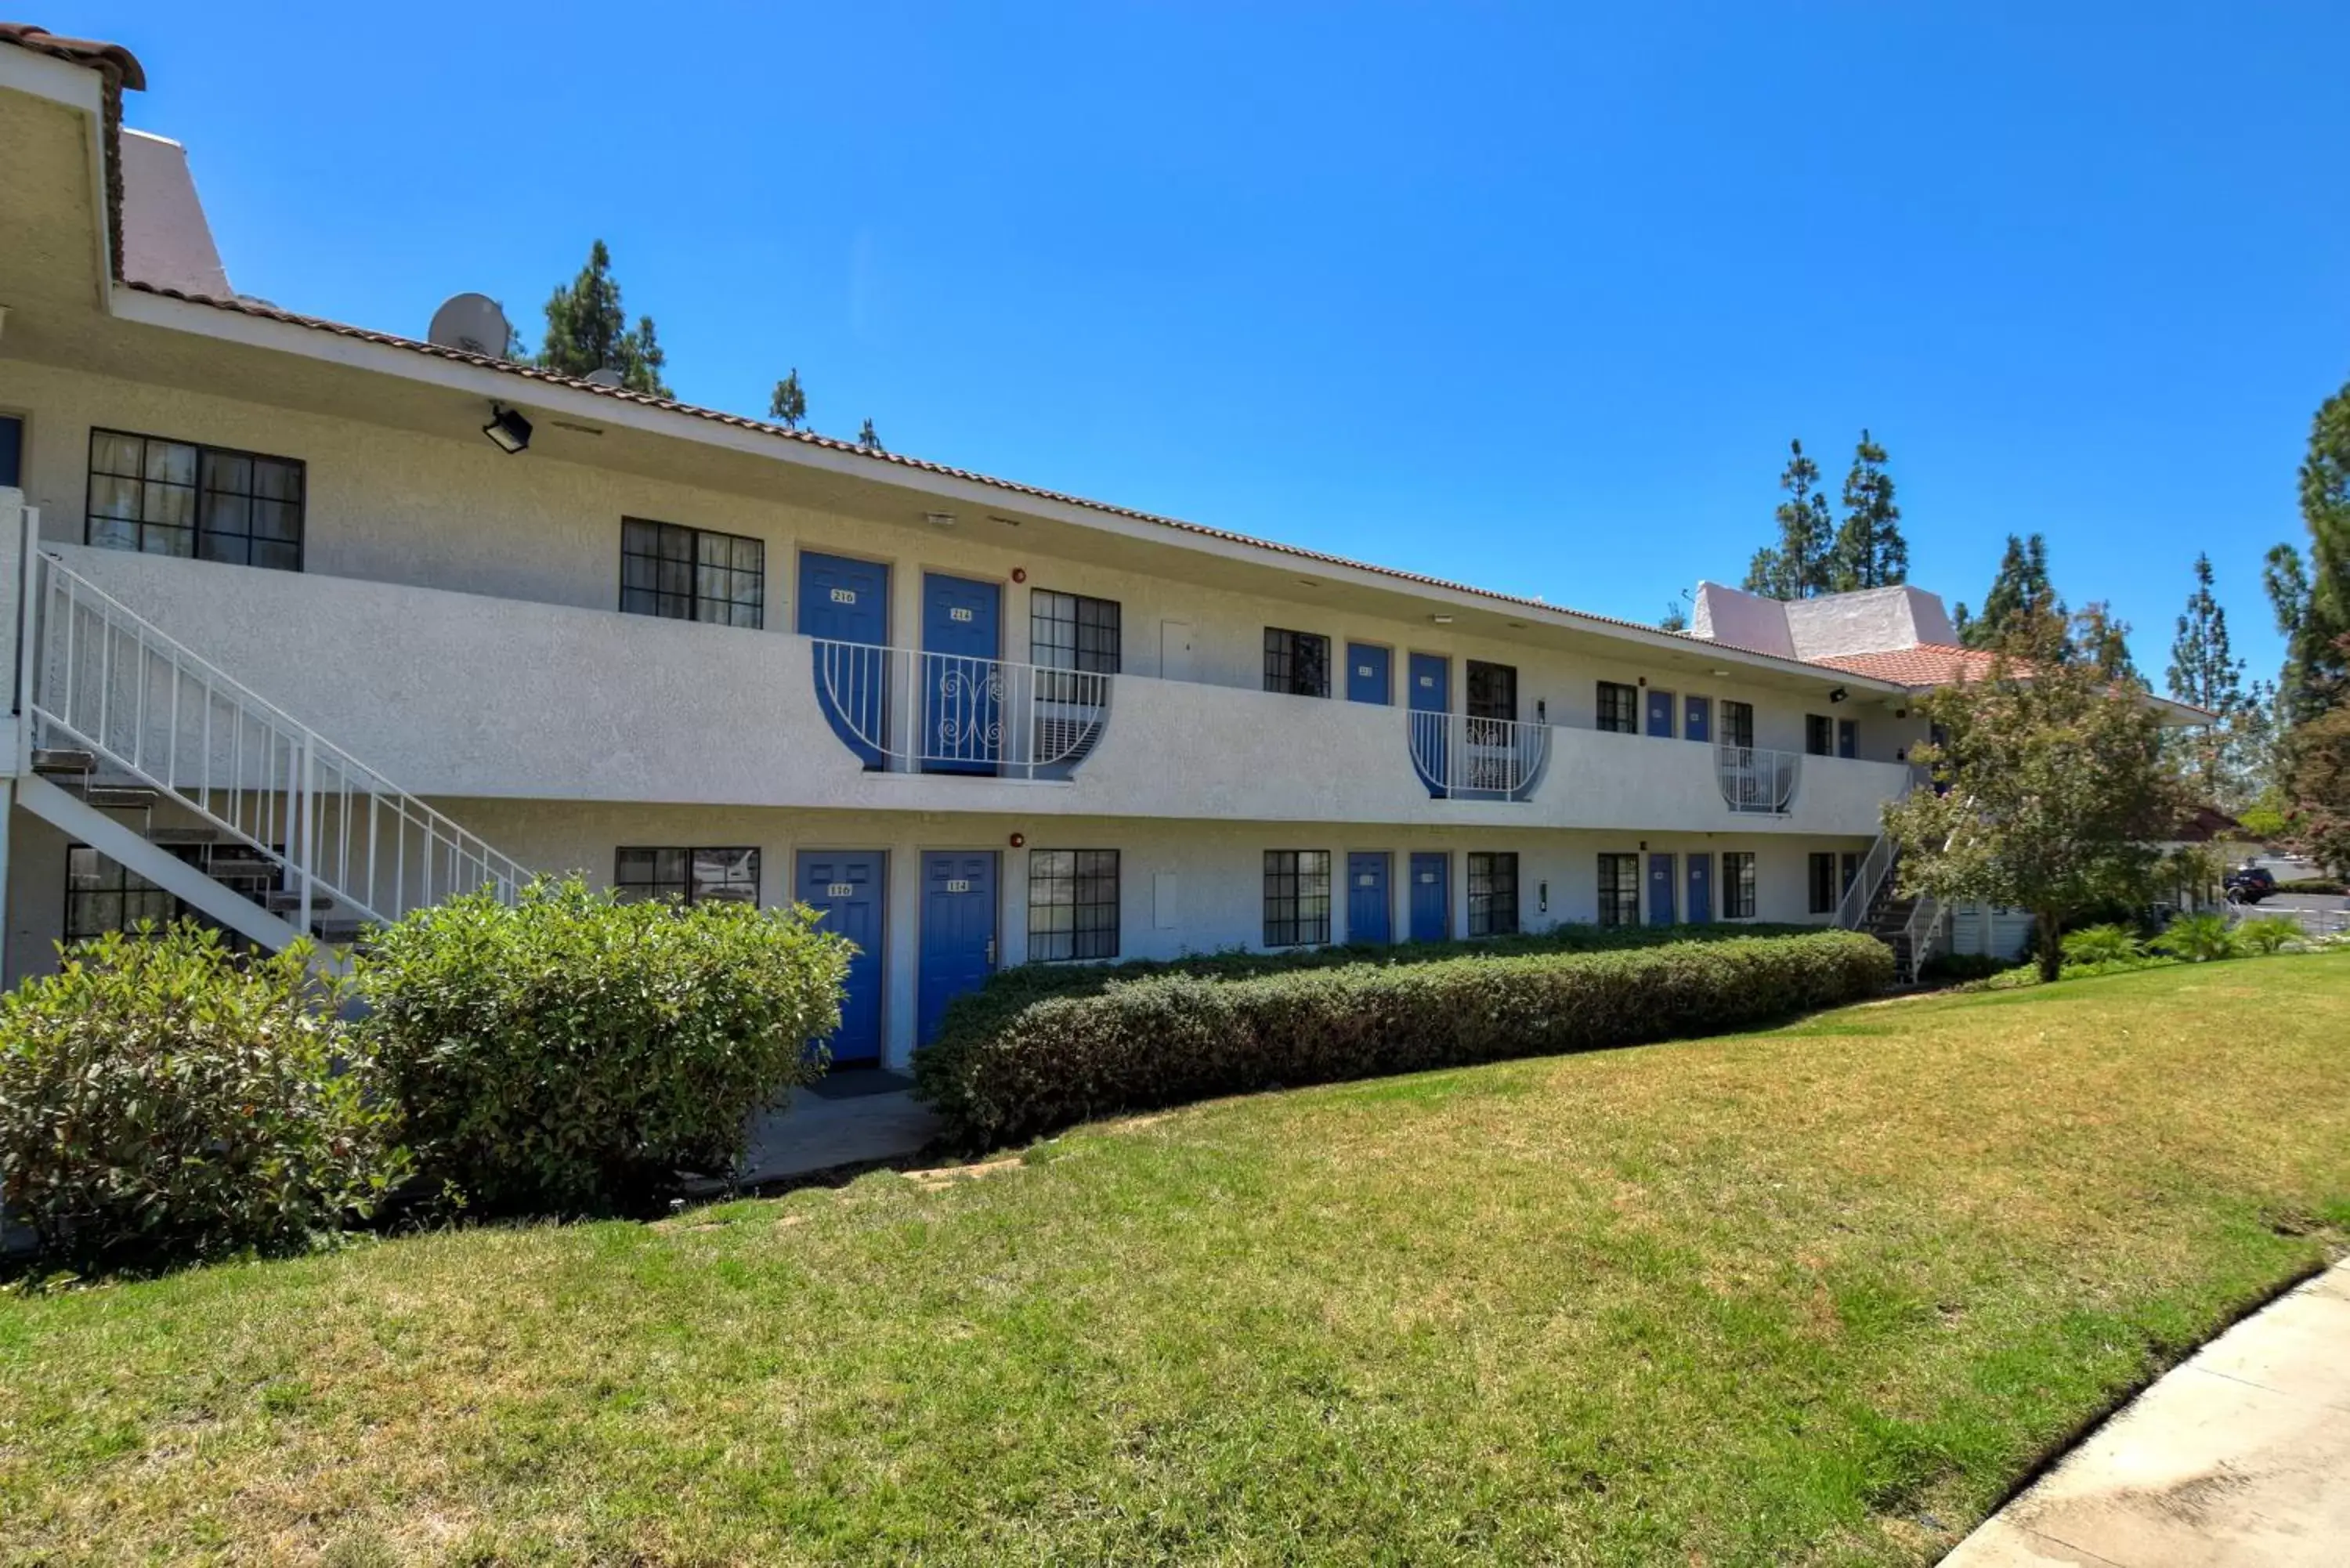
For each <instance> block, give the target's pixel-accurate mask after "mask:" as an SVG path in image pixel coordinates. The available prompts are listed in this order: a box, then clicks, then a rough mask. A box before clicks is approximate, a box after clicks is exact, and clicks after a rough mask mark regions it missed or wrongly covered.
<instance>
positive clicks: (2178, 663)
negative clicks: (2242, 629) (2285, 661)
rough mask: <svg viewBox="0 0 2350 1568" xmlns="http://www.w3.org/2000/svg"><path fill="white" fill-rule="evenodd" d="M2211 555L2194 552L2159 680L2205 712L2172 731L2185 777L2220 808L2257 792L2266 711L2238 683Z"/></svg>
mask: <svg viewBox="0 0 2350 1568" xmlns="http://www.w3.org/2000/svg"><path fill="white" fill-rule="evenodd" d="M2211 586H2212V585H2211V557H2210V556H2208V555H2201V556H2196V557H2195V587H2194V591H2193V592H2191V593H2189V595H2188V596H2187V608H2186V610H2185V612H2184V613H2182V614H2181V615H2180V616H2179V618H2178V635H2177V636H2176V637H2174V638H2173V639H2171V644H2170V665H2169V668H2168V670H2166V671H2165V672H2164V677H2163V680H2164V685H2165V687H2166V689H2167V690H2168V691H2169V693H2170V695H2171V696H2173V697H2175V698H2177V699H2178V701H2181V702H2187V703H2191V704H2192V705H2194V706H2195V707H2198V708H2200V709H2202V710H2204V711H2206V712H2208V713H2210V715H2211V718H2210V721H2209V722H2204V723H2200V724H2197V725H2194V726H2192V727H2190V728H2189V729H2187V730H2185V731H2182V732H2178V750H2179V752H2180V753H2181V756H2180V763H2181V765H2182V768H2183V771H2184V772H2185V774H2186V777H2187V780H2188V782H2189V784H2192V785H2193V786H2194V788H2195V790H2196V791H2197V793H2198V794H2200V795H2201V796H2202V798H2203V799H2204V800H2206V801H2208V802H2210V803H2211V804H2212V805H2217V806H2219V807H2220V808H2221V809H2222V810H2226V811H2236V810H2240V809H2241V808H2243V807H2245V806H2248V805H2251V801H2252V798H2253V797H2254V795H2256V794H2258V793H2259V789H2260V783H2261V780H2260V774H2262V771H2263V770H2262V760H2263V753H2265V751H2266V748H2267V735H2268V724H2267V715H2266V714H2265V713H2264V712H2263V711H2262V704H2261V702H2260V701H2259V693H2258V691H2257V690H2248V689H2247V688H2246V686H2245V684H2244V670H2245V663H2244V660H2242V659H2238V658H2237V657H2236V656H2235V650H2234V649H2233V647H2232V645H2231V644H2230V642H2229V639H2228V612H2227V610H2226V609H2225V608H2224V607H2222V606H2221V605H2220V600H2219V596H2218V595H2216V594H2214V593H2213V592H2212V591H2211Z"/></svg>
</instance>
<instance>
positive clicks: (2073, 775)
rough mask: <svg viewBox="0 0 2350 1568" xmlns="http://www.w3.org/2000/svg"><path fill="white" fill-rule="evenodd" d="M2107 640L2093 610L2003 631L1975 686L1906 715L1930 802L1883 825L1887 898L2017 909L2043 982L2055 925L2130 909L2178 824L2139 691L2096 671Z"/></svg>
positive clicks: (2159, 745)
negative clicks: (1927, 731)
mask: <svg viewBox="0 0 2350 1568" xmlns="http://www.w3.org/2000/svg"><path fill="white" fill-rule="evenodd" d="M2112 635H2113V634H2112V631H2111V629H2110V628H2109V627H2108V625H2107V624H2106V618H2105V617H2104V615H2103V613H2102V612H2101V611H2099V610H2097V609H2095V608H2092V609H2090V610H2088V611H2086V612H2085V613H2083V614H2082V615H2080V616H2077V617H2073V618H2066V617H2064V616H2062V615H2059V614H2057V613H2055V612H2054V611H2053V610H2040V611H2035V612H2033V613H2030V614H2028V615H2023V616H2020V617H2016V618H2011V619H2010V620H2009V622H2008V631H2007V633H2006V635H2005V636H2004V637H2002V639H2000V640H1999V641H1998V642H1997V643H1995V644H1993V645H1992V648H1991V651H1992V655H1993V657H1992V660H1991V670H1990V673H1989V674H1988V675H1987V676H1986V677H1985V678H1984V679H1982V680H1975V681H1967V682H1962V683H1960V684H1959V685H1955V686H1950V687H1945V688H1943V689H1941V690H1940V691H1935V692H1933V693H1931V694H1930V695H1929V696H1928V697H1926V698H1925V699H1924V700H1923V701H1922V702H1921V704H1920V706H1921V707H1922V708H1923V709H1924V711H1925V713H1926V716H1927V718H1928V719H1929V720H1930V721H1931V722H1932V723H1933V724H1934V725H1935V726H1936V732H1937V733H1938V735H1939V739H1938V740H1937V741H1935V742H1932V743H1930V744H1928V745H1922V746H1919V747H1918V748H1916V749H1915V750H1914V751H1912V753H1910V755H1911V757H1912V759H1913V760H1914V761H1916V762H1918V763H1922V764H1923V765H1925V766H1926V767H1927V768H1928V769H1929V771H1930V773H1931V775H1932V778H1933V781H1934V784H1935V786H1936V787H1935V788H1933V789H1918V790H1915V791H1913V792H1911V794H1909V795H1908V796H1907V797H1906V798H1904V799H1902V800H1900V801H1898V802H1895V803H1894V804H1892V805H1888V806H1887V807H1886V811H1885V827H1886V831H1887V833H1888V834H1890V835H1891V836H1892V837H1893V839H1894V841H1895V842H1896V844H1898V846H1899V847H1900V853H1901V858H1900V862H1899V876H1900V884H1901V888H1902V890H1903V891H1904V892H1905V893H1909V894H1913V895H1924V896H1928V897H1931V898H1936V899H1939V900H1941V901H1943V902H1946V903H1948V902H1953V901H1971V902H1981V903H1990V904H2004V905H2008V906H2010V907H2012V908H2016V909H2028V910H2030V911H2031V912H2032V914H2033V921H2034V929H2035V932H2036V938H2037V941H2038V944H2039V953H2040V965H2041V971H2042V972H2043V974H2045V975H2048V976H2050V977H2052V978H2053V977H2054V973H2055V971H2056V968H2057V965H2058V964H2059V962H2060V961H2061V960H2062V949H2061V948H2060V947H2059V945H2058V940H2059V938H2060V936H2061V934H2062V932H2063V929H2064V922H2065V921H2066V920H2067V919H2071V918H2073V917H2074V916H2077V915H2080V914H2082V913H2085V912H2086V911H2088V910H2090V909H2095V908H2096V907H2098V906H2099V905H2101V904H2105V903H2106V902H2109V901H2113V900H2126V901H2132V902H2135V901H2137V899H2138V898H2142V897H2143V896H2144V895H2145V892H2146V890H2147V887H2148V885H2149V882H2148V879H2149V877H2151V876H2152V875H2153V873H2154V871H2155V868H2156V867H2157V866H2158V863H2159V862H2160V859H2161V854H2160V851H2159V850H2158V848H2157V847H2156V846H2157V845H2158V843H2159V842H2160V841H2161V840H2163V839H2166V838H2168V837H2169V836H2170V835H2171V832H2172V830H2173V828H2174V827H2175V826H2176V824H2177V823H2178V820H2179V818H2180V817H2181V816H2182V815H2184V810H2185V804H2186V796H2185V793H2184V791H2183V790H2182V789H2181V788H2180V786H2179V784H2178V778H2177V774H2176V772H2175V770H2174V768H2173V767H2172V765H2171V763H2170V761H2169V760H2168V754H2167V750H2166V748H2165V746H2164V743H2163V734H2162V723H2161V718H2160V715H2159V714H2158V712H2157V711H2156V710H2155V708H2154V707H2153V705H2152V704H2151V703H2149V702H2148V701H2147V700H2146V698H2147V692H2146V689H2145V687H2144V686H2143V685H2142V684H2140V683H2139V682H2138V681H2137V680H2134V679H2130V678H2128V677H2123V678H2121V679H2118V680H2116V679H2113V678H2111V677H2109V676H2107V675H2106V673H2105V672H2104V670H2102V669H2101V668H2100V664H2101V658H2100V653H2099V650H2100V649H2103V648H2105V647H2106V645H2107V644H2108V643H2109V641H2110V639H2111V637H2112Z"/></svg>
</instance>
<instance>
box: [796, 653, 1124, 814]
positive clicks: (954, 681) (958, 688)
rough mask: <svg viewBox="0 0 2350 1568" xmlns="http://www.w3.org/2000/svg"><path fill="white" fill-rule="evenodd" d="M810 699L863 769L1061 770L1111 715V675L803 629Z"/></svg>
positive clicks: (1018, 774)
mask: <svg viewBox="0 0 2350 1568" xmlns="http://www.w3.org/2000/svg"><path fill="white" fill-rule="evenodd" d="M808 651H809V659H810V664H811V667H812V670H813V674H814V678H815V682H816V703H817V706H818V707H819V708H820V709H821V710H822V711H823V713H824V717H825V722H827V724H829V725H830V726H831V727H832V732H833V733H834V734H836V735H837V736H838V737H839V738H840V740H841V741H842V742H843V743H845V744H846V745H847V747H848V749H849V750H850V751H851V752H852V753H855V754H856V756H857V758H858V761H859V762H860V763H863V765H864V766H865V767H866V769H867V770H868V771H870V772H877V773H924V774H979V775H982V776H986V777H993V778H1008V779H1022V780H1031V781H1033V780H1061V779H1066V778H1068V777H1069V776H1070V775H1071V774H1073V773H1075V772H1076V768H1077V766H1078V764H1079V763H1083V762H1084V761H1085V760H1086V758H1087V755H1089V754H1090V753H1092V751H1093V749H1094V747H1095V745H1096V744H1097V742H1099V741H1100V740H1101V737H1102V732H1103V731H1104V729H1105V728H1107V725H1108V722H1109V711H1110V687H1111V683H1112V681H1113V680H1114V679H1115V678H1114V677H1112V676H1108V675H1103V674H1097V673H1094V672H1090V671H1087V670H1054V669H1046V668H1045V667H1043V666H1040V665H1035V664H1015V663H1013V662H1011V661H1009V660H1006V659H980V658H975V657H972V656H970V655H967V654H954V653H926V652H921V651H919V650H917V649H906V648H884V647H879V646H876V645H872V644H868V643H858V642H835V641H829V640H827V639H820V638H811V639H808Z"/></svg>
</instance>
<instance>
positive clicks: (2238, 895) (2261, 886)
mask: <svg viewBox="0 0 2350 1568" xmlns="http://www.w3.org/2000/svg"><path fill="white" fill-rule="evenodd" d="M2227 888H2228V897H2229V898H2232V899H2234V900H2235V901H2236V902H2237V903H2239V904H2257V903H2259V902H2260V901H2261V900H2262V898H2267V897H2268V896H2269V895H2270V894H2271V893H2273V892H2275V891H2276V877H2275V876H2274V875H2273V874H2272V873H2271V872H2270V871H2269V869H2268V867H2265V866H2239V867H2236V868H2235V869H2234V870H2233V871H2230V872H2229V873H2228V881H2227Z"/></svg>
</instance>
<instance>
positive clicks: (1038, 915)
mask: <svg viewBox="0 0 2350 1568" xmlns="http://www.w3.org/2000/svg"><path fill="white" fill-rule="evenodd" d="M1117 956H1118V851H1117V850H1115V849H1036V850H1031V851H1030V852H1029V855H1028V957H1029V959H1030V960H1031V961H1035V962H1043V963H1052V962H1058V961H1063V960H1067V959H1108V958H1116V957H1117Z"/></svg>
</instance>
